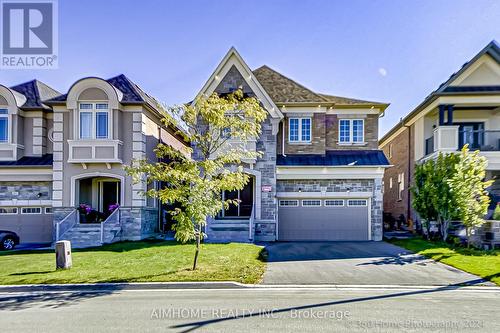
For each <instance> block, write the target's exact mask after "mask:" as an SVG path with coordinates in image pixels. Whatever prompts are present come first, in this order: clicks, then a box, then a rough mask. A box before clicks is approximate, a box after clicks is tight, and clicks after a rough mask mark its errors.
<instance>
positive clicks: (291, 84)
mask: <svg viewBox="0 0 500 333" xmlns="http://www.w3.org/2000/svg"><path fill="white" fill-rule="evenodd" d="M253 73H254V75H255V77H256V78H257V80H259V82H260V83H261V84H262V86H263V87H264V89H266V91H267V92H268V94H269V95H270V96H271V98H272V99H273V101H274V102H275V103H277V104H281V103H283V104H287V103H319V104H321V103H334V104H342V105H365V104H366V105H373V104H385V103H381V102H373V101H365V100H360V99H354V98H348V97H341V96H333V95H328V94H322V93H317V92H314V91H312V90H311V89H309V88H306V87H304V86H303V85H301V84H300V83H297V82H296V81H294V80H292V79H290V78H288V77H286V76H285V75H283V74H281V73H279V72H277V71H275V70H274V69H272V68H270V67H269V66H267V65H263V66H261V67H259V68H257V69H255V70H254V71H253Z"/></svg>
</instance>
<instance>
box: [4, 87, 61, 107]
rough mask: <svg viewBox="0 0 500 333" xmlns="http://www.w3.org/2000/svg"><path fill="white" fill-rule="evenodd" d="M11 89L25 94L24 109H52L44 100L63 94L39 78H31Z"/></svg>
mask: <svg viewBox="0 0 500 333" xmlns="http://www.w3.org/2000/svg"><path fill="white" fill-rule="evenodd" d="M10 89H12V90H14V91H16V92H18V93H20V94H22V95H24V96H25V97H26V102H24V104H23V105H22V106H21V109H23V110H45V111H50V110H51V109H50V107H48V106H47V105H45V104H44V103H43V101H45V100H48V99H51V98H54V97H56V96H59V95H61V93H60V92H58V91H57V90H55V89H52V88H51V87H49V86H48V85H46V84H45V83H43V82H41V81H38V80H31V81H28V82H25V83H21V84H18V85H16V86H13V87H11V88H10Z"/></svg>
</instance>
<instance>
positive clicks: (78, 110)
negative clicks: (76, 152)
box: [75, 101, 113, 140]
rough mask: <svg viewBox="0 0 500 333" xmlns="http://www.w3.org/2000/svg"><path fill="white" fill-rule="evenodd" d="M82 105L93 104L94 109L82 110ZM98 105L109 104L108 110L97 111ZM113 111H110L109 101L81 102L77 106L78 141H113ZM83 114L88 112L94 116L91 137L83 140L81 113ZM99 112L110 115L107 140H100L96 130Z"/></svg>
mask: <svg viewBox="0 0 500 333" xmlns="http://www.w3.org/2000/svg"><path fill="white" fill-rule="evenodd" d="M80 104H92V109H80ZM96 104H108V108H107V109H106V110H104V109H97V108H96ZM112 111H113V110H112V109H110V107H109V101H80V102H78V104H77V116H76V117H75V118H76V123H77V126H76V131H75V133H76V138H77V140H112V138H113V133H112V129H113V126H112V124H113V112H112ZM81 112H88V113H91V114H92V117H91V118H92V125H91V129H90V133H91V137H90V138H81V137H80V128H81V126H80V125H81V124H80V113H81ZM99 112H107V113H108V137H107V138H98V137H97V133H96V129H97V113H99Z"/></svg>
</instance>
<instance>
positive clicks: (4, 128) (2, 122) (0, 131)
mask: <svg viewBox="0 0 500 333" xmlns="http://www.w3.org/2000/svg"><path fill="white" fill-rule="evenodd" d="M8 141H9V110H7V109H0V142H8Z"/></svg>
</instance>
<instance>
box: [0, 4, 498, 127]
mask: <svg viewBox="0 0 500 333" xmlns="http://www.w3.org/2000/svg"><path fill="white" fill-rule="evenodd" d="M499 18H500V1H499V0H493V1H486V0H413V1H409V0H373V1H369V0H351V1H348V0H343V1H341V0H324V1H322V0H310V1H308V0H246V1H237V0H232V1H225V0H212V1H210V0H199V1H194V0H189V1H188V0H185V1H180V0H179V1H153V0H141V1H138V0H137V1H125V0H106V1H103V0H100V1H90V0H81V1H75V0H59V68H58V69H56V70H47V69H42V70H1V71H0V84H4V85H7V86H10V85H15V84H19V83H22V82H25V81H29V80H32V79H34V78H37V79H39V80H40V81H42V82H45V83H47V84H48V85H50V86H51V87H53V88H55V89H56V90H59V91H60V92H62V93H66V92H67V89H68V88H69V87H70V86H71V84H72V83H74V82H75V81H76V80H78V79H79V78H82V77H85V76H99V77H102V78H110V77H112V76H115V75H117V74H120V73H123V74H125V75H127V76H128V77H129V78H130V79H132V80H133V81H135V82H136V83H137V84H139V86H141V87H142V88H143V89H144V90H145V91H146V92H148V93H149V94H151V95H153V96H155V97H157V98H158V99H159V100H161V101H162V102H165V103H167V104H171V105H173V104H178V103H182V102H186V101H189V100H191V99H192V98H193V97H194V96H195V95H196V93H197V92H198V91H199V90H200V89H201V87H202V86H203V84H204V83H205V81H206V80H207V79H208V77H209V76H210V75H211V74H212V72H213V70H214V69H215V67H216V66H217V65H218V63H219V62H220V61H221V59H222V57H223V56H224V55H225V54H226V52H227V51H228V50H229V48H230V47H231V46H234V47H236V49H237V50H238V51H239V52H240V54H241V55H242V57H243V59H244V60H245V61H246V62H247V64H248V65H249V66H250V68H252V69H255V68H257V67H260V66H261V65H264V64H266V65H268V66H270V67H271V68H273V69H275V70H277V71H279V72H280V73H282V74H284V75H285V76H288V77H290V78H292V79H294V80H295V81H297V82H299V83H301V84H303V85H304V86H306V87H308V88H310V89H311V90H313V91H316V92H322V93H327V94H332V95H338V96H346V97H352V98H360V99H366V100H373V101H379V102H388V103H390V104H391V105H390V106H389V108H388V109H387V111H386V114H385V116H384V117H383V118H382V119H381V120H380V135H383V134H384V133H386V132H387V131H388V130H389V129H390V128H392V126H394V125H395V124H396V123H397V122H398V121H399V120H400V118H401V117H403V116H404V115H406V114H407V113H408V112H410V111H411V110H412V109H413V108H414V107H415V106H417V105H418V104H419V103H420V102H421V101H422V100H423V99H424V98H425V97H426V96H427V95H428V94H429V93H430V92H432V91H433V90H434V89H436V88H437V87H438V85H439V84H440V83H442V82H443V81H445V80H446V79H447V78H448V77H449V76H450V75H451V74H452V73H454V72H456V71H457V70H458V69H459V68H460V67H461V66H462V65H463V64H464V63H465V62H466V61H467V60H469V59H470V58H472V57H473V56H474V55H475V54H476V53H477V52H479V51H480V50H481V49H482V48H483V47H484V46H486V45H487V44H488V43H489V42H490V41H491V40H493V39H495V40H497V41H499V42H500V23H499V22H500V21H499Z"/></svg>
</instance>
